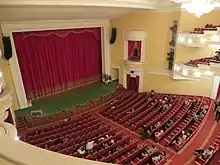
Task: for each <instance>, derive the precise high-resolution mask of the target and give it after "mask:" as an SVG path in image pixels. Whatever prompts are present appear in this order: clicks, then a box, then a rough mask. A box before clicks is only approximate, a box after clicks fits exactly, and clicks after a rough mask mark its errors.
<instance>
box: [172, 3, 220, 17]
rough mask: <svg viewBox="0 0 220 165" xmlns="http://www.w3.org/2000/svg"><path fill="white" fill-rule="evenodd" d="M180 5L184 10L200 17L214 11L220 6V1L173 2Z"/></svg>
mask: <svg viewBox="0 0 220 165" xmlns="http://www.w3.org/2000/svg"><path fill="white" fill-rule="evenodd" d="M171 1H173V2H176V3H179V4H180V5H181V8H182V9H185V10H186V11H187V12H189V13H191V14H194V15H195V16H196V17H198V18H199V17H200V16H202V15H203V14H206V13H209V12H211V11H213V10H214V9H215V8H216V7H219V6H220V0H171Z"/></svg>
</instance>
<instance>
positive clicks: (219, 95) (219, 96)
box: [216, 84, 220, 99]
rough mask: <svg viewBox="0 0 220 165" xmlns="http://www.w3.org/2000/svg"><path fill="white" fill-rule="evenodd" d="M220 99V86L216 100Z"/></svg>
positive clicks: (219, 86)
mask: <svg viewBox="0 0 220 165" xmlns="http://www.w3.org/2000/svg"><path fill="white" fill-rule="evenodd" d="M219 98H220V84H219V85H218V91H217V95H216V99H219Z"/></svg>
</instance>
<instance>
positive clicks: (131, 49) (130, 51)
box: [128, 41, 141, 61]
mask: <svg viewBox="0 0 220 165" xmlns="http://www.w3.org/2000/svg"><path fill="white" fill-rule="evenodd" d="M135 48H136V49H137V51H138V57H135V56H133V52H134V49H135ZM140 58H141V41H128V59H129V60H132V61H140Z"/></svg>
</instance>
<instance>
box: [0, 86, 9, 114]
mask: <svg viewBox="0 0 220 165" xmlns="http://www.w3.org/2000/svg"><path fill="white" fill-rule="evenodd" d="M11 105H12V90H11V89H10V88H7V87H6V88H4V89H3V92H2V93H1V94H0V113H3V112H4V111H6V110H7V109H8V108H10V107H11Z"/></svg>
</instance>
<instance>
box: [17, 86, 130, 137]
mask: <svg viewBox="0 0 220 165" xmlns="http://www.w3.org/2000/svg"><path fill="white" fill-rule="evenodd" d="M124 92H127V91H125V89H124V88H122V87H119V88H118V89H117V90H116V91H114V92H111V93H109V94H107V95H105V96H103V97H101V98H99V99H97V100H94V101H91V102H89V103H88V104H85V105H81V106H77V107H75V108H70V109H67V110H64V111H62V112H57V113H54V114H52V115H49V116H43V117H37V118H36V117H18V118H16V126H17V129H18V133H20V132H21V134H22V133H23V132H24V131H26V130H27V129H28V128H33V127H38V126H41V125H45V124H49V123H53V122H57V121H60V120H63V119H65V118H68V117H70V116H76V115H80V114H82V113H85V112H87V111H89V110H91V109H93V108H96V107H98V106H104V105H105V104H108V103H109V102H111V101H112V100H113V99H115V98H116V97H120V96H123V95H124Z"/></svg>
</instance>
